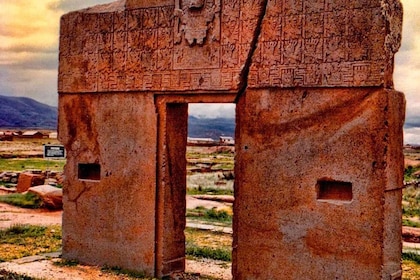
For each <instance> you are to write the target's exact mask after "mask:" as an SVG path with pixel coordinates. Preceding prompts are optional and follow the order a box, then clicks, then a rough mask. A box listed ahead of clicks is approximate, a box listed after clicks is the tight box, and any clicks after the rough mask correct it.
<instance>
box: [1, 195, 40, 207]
mask: <svg viewBox="0 0 420 280" xmlns="http://www.w3.org/2000/svg"><path fill="white" fill-rule="evenodd" d="M0 202H4V203H7V204H11V205H14V206H18V207H22V208H30V209H37V208H40V207H42V200H41V198H39V196H37V195H35V194H33V193H25V194H20V193H13V194H7V195H2V196H0Z"/></svg>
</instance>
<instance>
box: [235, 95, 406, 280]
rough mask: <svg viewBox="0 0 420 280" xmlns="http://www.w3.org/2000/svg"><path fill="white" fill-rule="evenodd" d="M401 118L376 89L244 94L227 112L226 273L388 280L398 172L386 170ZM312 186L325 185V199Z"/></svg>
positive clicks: (394, 266) (394, 257)
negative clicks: (231, 115) (229, 207)
mask: <svg viewBox="0 0 420 280" xmlns="http://www.w3.org/2000/svg"><path fill="white" fill-rule="evenodd" d="M403 112H404V98H403V96H402V94H400V93H398V92H395V91H388V90H383V89H333V90H328V89H322V90H321V89H318V90H316V89H295V90H279V89H273V90H248V91H247V92H246V95H245V96H244V97H243V98H242V99H241V100H240V101H239V103H238V105H237V114H238V119H239V121H238V123H237V137H236V138H237V139H236V141H237V146H236V147H237V150H236V153H237V158H236V165H235V175H236V177H235V178H236V181H235V186H236V188H235V204H234V205H235V206H234V207H235V208H234V212H235V219H234V222H235V224H234V244H233V248H234V251H233V252H234V263H233V274H234V275H236V276H237V278H238V279H257V278H258V279H275V278H277V276H278V275H283V276H282V279H317V278H318V277H319V278H322V279H347V278H348V276H349V275H351V277H352V278H353V279H381V277H383V278H382V279H390V278H389V277H390V275H391V274H392V273H395V272H397V271H398V270H399V269H400V266H399V265H400V261H399V256H400V250H401V239H400V232H401V229H400V226H401V224H400V223H401V222H400V220H401V210H400V208H401V187H402V173H401V172H400V170H401V169H402V168H401V166H400V167H399V168H395V169H394V170H397V172H391V171H390V170H388V165H390V164H391V165H392V162H393V161H395V160H396V158H394V157H393V155H394V154H396V153H397V152H398V153H401V147H402V131H401V130H402V124H403ZM391 116H399V117H398V119H395V118H393V117H391ZM390 119H393V120H394V121H393V123H392V125H390V123H389V122H388V120H390ZM238 136H239V137H238ZM238 138H239V139H238ZM391 139H393V140H391ZM397 159H398V161H399V163H400V164H401V160H400V159H399V158H397ZM322 182H334V183H335V185H332V187H331V188H330V189H328V188H327V189H325V190H324V191H325V192H329V194H330V195H329V196H325V197H321V190H320V188H321V187H320V185H321V184H322ZM394 182H398V183H397V184H394ZM347 184H349V185H350V190H349V192H350V196H344V199H343V196H342V195H340V193H341V194H342V193H344V192H346V191H347V190H346V189H345V188H341V186H345V185H347ZM384 200H385V204H384ZM385 244H386V245H385ZM255 252H258V258H255ZM382 263H384V264H386V266H385V267H383V268H382V265H381V264H382ZM262 267H264V269H261V268H262ZM285 271H287V273H284V272H285ZM321 275H322V276H321ZM317 276H318V277H317Z"/></svg>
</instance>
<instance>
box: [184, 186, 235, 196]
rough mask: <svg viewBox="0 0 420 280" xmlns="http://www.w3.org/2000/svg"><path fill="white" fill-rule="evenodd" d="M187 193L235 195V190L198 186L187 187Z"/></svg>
mask: <svg viewBox="0 0 420 280" xmlns="http://www.w3.org/2000/svg"><path fill="white" fill-rule="evenodd" d="M187 194H189V195H198V194H212V195H233V190H229V189H222V188H212V187H202V186H198V188H187Z"/></svg>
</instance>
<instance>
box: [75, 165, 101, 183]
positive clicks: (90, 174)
mask: <svg viewBox="0 0 420 280" xmlns="http://www.w3.org/2000/svg"><path fill="white" fill-rule="evenodd" d="M78 177H79V179H81V180H95V181H99V180H101V166H100V165H99V164H97V163H79V170H78Z"/></svg>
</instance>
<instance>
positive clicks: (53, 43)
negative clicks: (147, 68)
mask: <svg viewBox="0 0 420 280" xmlns="http://www.w3.org/2000/svg"><path fill="white" fill-rule="evenodd" d="M109 2H112V0H36V1H33V0H0V95H14V96H28V97H31V98H34V99H36V100H38V101H40V102H43V103H46V104H49V105H53V106H56V105H57V57H58V55H57V48H58V33H59V18H60V16H61V15H62V14H64V13H66V12H68V11H72V10H78V9H81V8H86V7H89V6H92V5H96V4H103V3H109ZM401 2H402V3H403V5H404V26H403V42H402V47H401V49H400V51H399V53H398V54H397V56H396V60H395V62H396V65H395V72H394V73H395V74H394V81H395V88H396V89H398V90H400V91H402V92H404V93H405V95H406V99H407V113H406V125H405V130H404V131H405V133H404V137H405V139H404V142H405V143H418V144H420V92H418V90H417V89H420V1H419V0H401ZM190 107H191V106H190ZM190 113H191V114H193V115H203V116H213V117H217V116H225V115H227V116H230V117H233V116H234V111H233V106H226V105H214V106H209V105H205V106H203V107H200V106H195V107H193V108H190Z"/></svg>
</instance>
